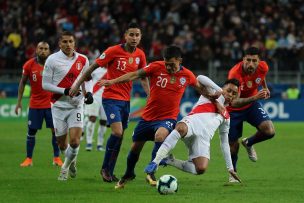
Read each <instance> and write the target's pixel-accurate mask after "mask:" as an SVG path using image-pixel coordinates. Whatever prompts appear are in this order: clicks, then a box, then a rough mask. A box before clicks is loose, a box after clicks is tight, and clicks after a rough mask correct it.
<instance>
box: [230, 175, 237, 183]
mask: <svg viewBox="0 0 304 203" xmlns="http://www.w3.org/2000/svg"><path fill="white" fill-rule="evenodd" d="M228 181H229V183H240V182H239V181H238V180H237V179H235V178H234V177H233V176H232V175H230V174H229V179H228Z"/></svg>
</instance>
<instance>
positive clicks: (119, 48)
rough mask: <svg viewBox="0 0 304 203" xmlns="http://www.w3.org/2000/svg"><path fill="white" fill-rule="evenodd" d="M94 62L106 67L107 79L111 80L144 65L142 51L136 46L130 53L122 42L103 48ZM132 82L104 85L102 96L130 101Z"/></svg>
mask: <svg viewBox="0 0 304 203" xmlns="http://www.w3.org/2000/svg"><path fill="white" fill-rule="evenodd" d="M96 63H97V64H98V65H99V66H101V67H105V68H107V79H108V80H111V79H114V78H117V77H120V76H122V75H124V74H126V73H129V72H134V71H136V70H138V69H140V68H143V67H145V66H146V57H145V54H144V52H143V51H142V50H141V49H139V48H136V50H135V51H134V52H132V53H129V52H127V51H126V50H125V49H124V44H120V45H115V46H112V47H109V48H108V49H107V50H105V51H104V52H103V53H102V54H101V55H100V57H99V58H97V59H96ZM131 88H132V82H127V83H120V84H114V85H112V86H111V87H105V90H104V93H103V98H107V99H117V100H122V101H130V94H131Z"/></svg>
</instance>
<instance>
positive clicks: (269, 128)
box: [258, 120, 275, 135]
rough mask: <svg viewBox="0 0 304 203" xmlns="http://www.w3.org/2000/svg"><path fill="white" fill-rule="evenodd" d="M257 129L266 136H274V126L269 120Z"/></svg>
mask: <svg viewBox="0 0 304 203" xmlns="http://www.w3.org/2000/svg"><path fill="white" fill-rule="evenodd" d="M258 129H259V130H260V131H261V132H262V133H263V134H266V135H274V134H275V130H274V126H273V123H272V121H271V120H266V121H263V122H262V123H261V124H260V125H259V126H258Z"/></svg>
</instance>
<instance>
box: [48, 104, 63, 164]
mask: <svg viewBox="0 0 304 203" xmlns="http://www.w3.org/2000/svg"><path fill="white" fill-rule="evenodd" d="M44 119H45V123H46V127H47V128H50V129H51V133H52V146H53V153H54V157H53V165H57V166H62V164H63V163H62V160H61V159H60V156H59V154H60V150H59V147H58V144H57V140H56V136H55V130H54V125H53V117H52V112H51V108H48V109H45V110H44Z"/></svg>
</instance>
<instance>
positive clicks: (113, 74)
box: [70, 23, 149, 182]
mask: <svg viewBox="0 0 304 203" xmlns="http://www.w3.org/2000/svg"><path fill="white" fill-rule="evenodd" d="M141 36H142V34H141V30H140V28H139V26H138V24H136V23H130V24H129V25H128V28H127V29H126V31H125V34H124V38H125V40H126V42H125V43H124V44H119V45H115V46H112V47H109V48H108V49H107V50H105V51H104V52H103V53H102V54H101V55H100V57H99V58H97V59H96V61H95V63H93V64H91V65H90V67H89V69H88V71H86V72H85V73H84V75H83V76H82V77H81V78H80V79H79V81H78V82H77V83H75V85H73V86H72V88H71V91H70V95H71V96H74V95H75V94H76V93H77V90H78V88H79V86H80V85H81V84H82V83H83V81H85V80H86V79H87V78H89V77H91V73H92V72H93V71H94V70H95V69H96V68H98V67H105V68H107V75H106V77H107V79H113V78H117V77H119V76H121V75H123V74H125V73H129V72H133V71H136V70H138V69H141V68H143V67H145V66H146V56H145V53H144V52H143V51H142V50H141V49H139V48H137V46H138V44H139V43H140V40H141ZM141 82H142V86H143V88H144V90H145V92H146V93H147V95H149V88H148V81H147V80H146V79H142V80H141ZM131 88H132V82H128V83H125V84H117V85H113V86H112V87H106V88H105V89H104V93H103V95H102V98H103V99H102V105H103V107H104V110H105V112H106V116H107V123H108V124H109V125H110V127H111V131H112V132H111V135H110V137H109V138H108V141H107V145H106V152H105V156H104V160H103V164H102V167H101V170H100V174H101V176H102V178H103V180H104V181H105V182H112V181H113V180H114V181H117V180H118V179H117V178H116V177H115V175H113V173H114V168H115V164H116V160H117V157H118V154H119V151H120V146H121V142H122V138H123V134H124V131H125V129H126V128H127V127H128V120H129V113H130V94H131Z"/></svg>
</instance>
